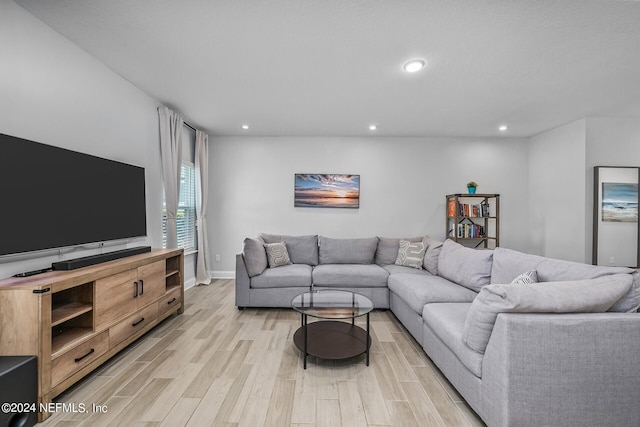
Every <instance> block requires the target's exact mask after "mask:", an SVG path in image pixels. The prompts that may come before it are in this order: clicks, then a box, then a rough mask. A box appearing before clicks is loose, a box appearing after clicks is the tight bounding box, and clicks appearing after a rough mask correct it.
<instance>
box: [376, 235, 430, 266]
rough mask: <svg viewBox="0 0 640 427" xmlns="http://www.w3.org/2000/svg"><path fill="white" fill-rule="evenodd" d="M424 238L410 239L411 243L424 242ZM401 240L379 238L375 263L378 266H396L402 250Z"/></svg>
mask: <svg viewBox="0 0 640 427" xmlns="http://www.w3.org/2000/svg"><path fill="white" fill-rule="evenodd" d="M422 239H423V238H422V237H408V238H406V239H402V240H408V241H409V242H411V243H417V242H422ZM400 240H401V239H396V238H393V237H378V247H377V248H376V256H375V263H376V264H378V265H392V264H395V262H396V259H397V258H398V250H399V249H400Z"/></svg>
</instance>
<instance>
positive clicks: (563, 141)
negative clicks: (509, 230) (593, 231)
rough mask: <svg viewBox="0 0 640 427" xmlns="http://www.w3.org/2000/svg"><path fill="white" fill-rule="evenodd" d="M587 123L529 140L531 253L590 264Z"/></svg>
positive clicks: (557, 129) (570, 125)
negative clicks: (586, 216)
mask: <svg viewBox="0 0 640 427" xmlns="http://www.w3.org/2000/svg"><path fill="white" fill-rule="evenodd" d="M585 151H586V148H585V120H578V121H575V122H573V123H570V124H568V125H565V126H561V127H559V128H556V129H552V130H550V131H547V132H544V133H542V134H540V135H537V136H535V137H533V138H531V139H530V140H529V200H528V206H529V226H528V230H529V231H528V232H529V236H528V240H529V252H530V253H533V254H538V255H543V256H548V257H552V258H560V259H566V260H570V261H578V262H584V261H586V252H585V242H586V237H585V232H586V230H587V223H586V219H585V214H584V209H585V206H586V194H585V189H586V184H585V180H586V166H585V156H586V154H585Z"/></svg>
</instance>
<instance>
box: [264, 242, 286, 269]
mask: <svg viewBox="0 0 640 427" xmlns="http://www.w3.org/2000/svg"><path fill="white" fill-rule="evenodd" d="M264 248H265V250H266V252H267V260H269V268H275V267H281V266H283V265H289V264H291V259H290V258H289V252H288V251H287V245H286V244H285V243H284V242H279V243H265V244H264Z"/></svg>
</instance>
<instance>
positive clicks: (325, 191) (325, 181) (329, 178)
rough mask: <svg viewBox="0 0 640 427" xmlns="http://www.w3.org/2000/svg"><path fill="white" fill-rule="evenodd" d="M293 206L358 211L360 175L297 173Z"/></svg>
mask: <svg viewBox="0 0 640 427" xmlns="http://www.w3.org/2000/svg"><path fill="white" fill-rule="evenodd" d="M293 206H294V207H298V208H351V209H357V208H359V207H360V175H345V174H311V173H297V174H295V186H294V192H293Z"/></svg>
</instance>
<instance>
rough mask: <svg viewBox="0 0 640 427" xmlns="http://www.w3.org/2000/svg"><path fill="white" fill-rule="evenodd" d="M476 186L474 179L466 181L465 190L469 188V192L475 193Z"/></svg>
mask: <svg viewBox="0 0 640 427" xmlns="http://www.w3.org/2000/svg"><path fill="white" fill-rule="evenodd" d="M476 188H478V184H476V182H475V181H469V182H467V190H469V194H476Z"/></svg>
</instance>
